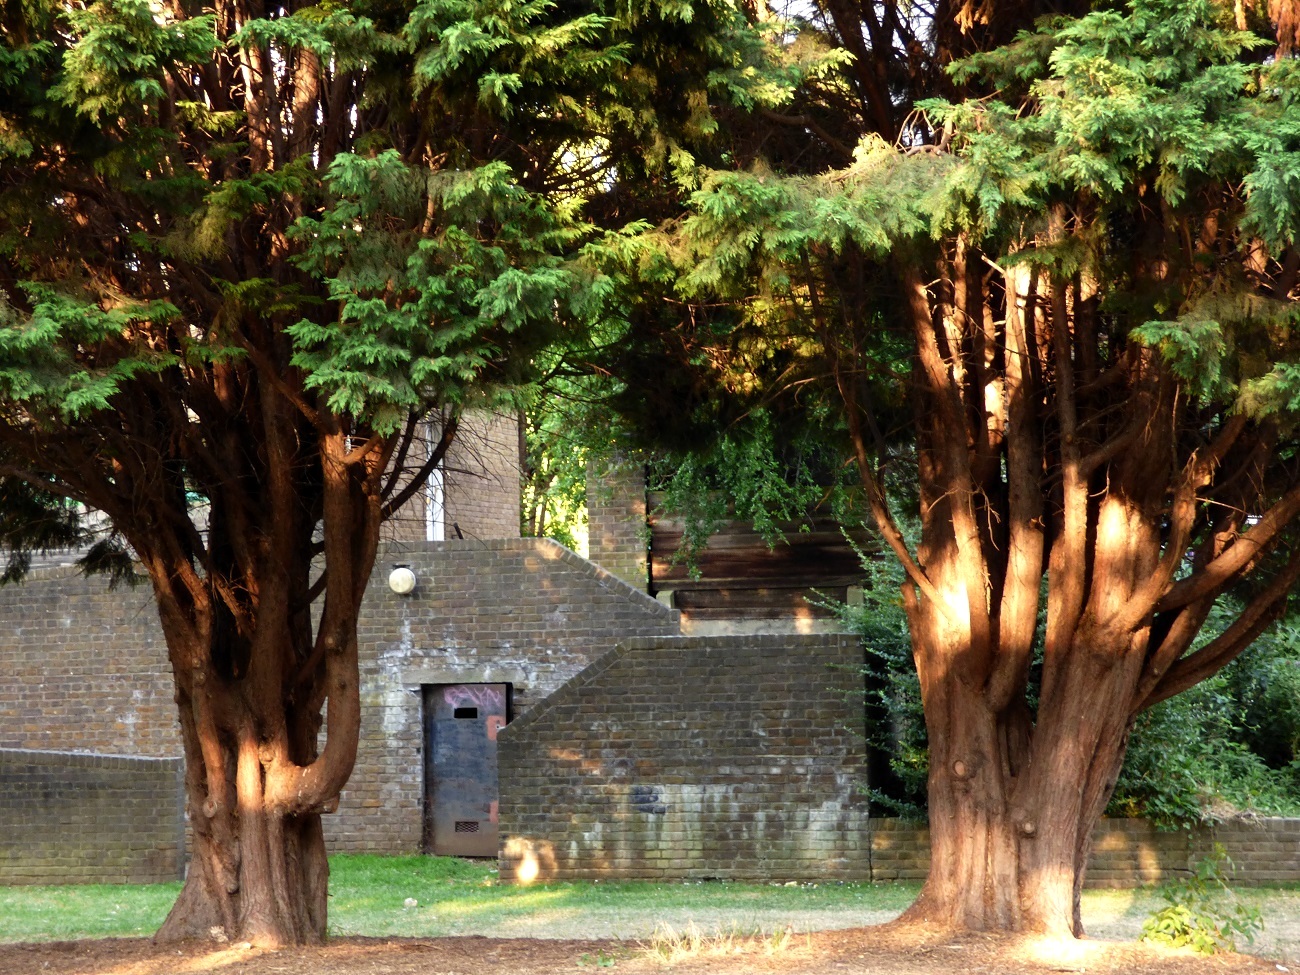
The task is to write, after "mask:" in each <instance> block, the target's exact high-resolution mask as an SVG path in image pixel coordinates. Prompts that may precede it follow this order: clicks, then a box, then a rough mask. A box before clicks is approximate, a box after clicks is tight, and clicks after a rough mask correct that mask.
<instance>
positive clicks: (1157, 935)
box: [1142, 843, 1264, 955]
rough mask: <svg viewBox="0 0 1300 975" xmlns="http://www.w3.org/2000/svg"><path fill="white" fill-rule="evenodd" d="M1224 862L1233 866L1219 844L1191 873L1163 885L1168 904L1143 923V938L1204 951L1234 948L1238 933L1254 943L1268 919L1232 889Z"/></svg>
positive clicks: (1230, 866) (1163, 894) (1202, 952)
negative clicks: (1226, 875) (1243, 900)
mask: <svg viewBox="0 0 1300 975" xmlns="http://www.w3.org/2000/svg"><path fill="white" fill-rule="evenodd" d="M1225 866H1226V867H1227V868H1228V869H1229V870H1231V868H1232V861H1231V860H1230V859H1228V856H1227V854H1226V853H1225V852H1224V850H1223V847H1222V846H1221V845H1220V844H1218V843H1216V844H1215V845H1214V851H1213V852H1212V853H1211V854H1210V855H1209V856H1207V857H1204V858H1203V859H1202V860H1201V861H1200V862H1199V863H1198V864H1197V865H1196V869H1195V871H1194V872H1193V873H1192V875H1191V876H1190V877H1188V878H1187V879H1186V880H1181V881H1178V882H1176V883H1172V884H1168V885H1167V886H1165V887H1164V888H1163V889H1162V890H1161V892H1160V894H1161V896H1162V897H1163V898H1164V899H1165V901H1166V904H1167V906H1165V907H1164V908H1162V909H1161V910H1159V911H1156V912H1155V913H1154V914H1152V915H1151V916H1150V917H1149V918H1147V920H1146V921H1145V922H1144V923H1143V925H1142V940H1143V941H1152V942H1156V943H1157V944H1166V945H1170V946H1171V947H1175V948H1184V947H1187V948H1191V949H1193V950H1194V951H1199V952H1200V953H1201V954H1205V955H1212V954H1214V953H1215V952H1216V951H1219V950H1220V949H1226V950H1228V951H1235V950H1236V947H1237V938H1238V937H1241V938H1244V939H1245V940H1246V941H1247V942H1248V943H1249V942H1253V941H1254V940H1255V935H1256V934H1258V933H1259V932H1260V931H1261V930H1262V929H1263V927H1264V920H1263V918H1262V917H1261V916H1260V913H1259V910H1258V909H1256V908H1253V907H1247V906H1246V905H1245V904H1243V903H1242V902H1241V900H1240V899H1239V898H1238V897H1237V895H1236V894H1235V893H1233V891H1232V889H1231V888H1230V887H1229V886H1228V883H1227V879H1226V878H1225V877H1224V874H1223V868H1224V867H1225Z"/></svg>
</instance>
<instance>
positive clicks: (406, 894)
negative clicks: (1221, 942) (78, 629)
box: [0, 856, 1300, 962]
mask: <svg viewBox="0 0 1300 975" xmlns="http://www.w3.org/2000/svg"><path fill="white" fill-rule="evenodd" d="M330 863H331V867H332V876H331V879H330V907H329V910H330V931H331V933H333V934H338V935H347V934H357V935H372V936H385V935H391V936H398V937H404V936H409V937H437V936H441V935H472V934H482V935H490V936H493V937H507V938H508V937H531V938H545V937H551V938H625V939H637V940H645V939H648V938H649V937H650V936H651V935H652V934H653V932H654V931H655V928H656V927H657V926H658V925H660V924H666V925H669V926H671V927H673V928H675V929H677V930H679V931H680V930H682V929H683V928H685V927H686V926H687V925H688V924H692V923H693V924H694V925H695V926H696V927H698V928H699V929H700V930H701V931H704V932H706V933H711V932H713V931H718V930H722V931H731V930H737V931H740V932H743V933H751V932H755V931H760V930H761V931H763V932H772V931H777V930H784V929H786V928H787V926H790V927H793V928H794V930H796V931H809V930H825V929H830V928H846V927H856V926H858V925H862V924H873V923H879V922H882V921H886V920H888V919H890V918H892V917H894V916H895V915H897V914H898V912H899V911H901V910H902V909H903V908H904V907H906V906H907V905H908V904H909V903H911V901H912V898H914V897H915V896H916V891H917V886H916V885H915V884H883V883H882V884H799V885H791V886H785V885H769V884H741V883H717V882H707V883H697V882H691V883H560V884H537V885H534V886H532V887H515V886H498V885H497V883H496V871H495V868H494V867H493V866H492V864H490V863H487V862H471V861H465V860H456V859H452V858H448V857H419V856H416V857H375V856H336V857H331V858H330ZM179 890H180V885H179V884H153V885H141V886H85V887H0V942H3V941H50V940H71V939H79V938H103V937H129V936H141V935H148V934H151V933H152V932H153V931H154V930H156V929H157V927H158V925H160V924H161V923H162V920H163V917H164V916H165V915H166V913H167V909H168V908H169V907H170V906H171V903H172V900H173V899H174V898H175V897H176V894H177V892H178V891H179ZM1240 894H1241V896H1242V897H1243V898H1245V899H1246V900H1247V902H1248V903H1251V904H1253V905H1255V906H1257V907H1259V908H1260V910H1261V911H1262V913H1263V914H1264V917H1265V922H1266V927H1265V930H1264V932H1263V936H1262V937H1261V938H1260V940H1259V943H1258V944H1257V945H1256V946H1255V948H1254V949H1253V950H1255V951H1258V952H1260V953H1261V954H1264V955H1266V956H1269V957H1274V958H1277V959H1279V960H1284V961H1288V962H1292V961H1296V960H1297V958H1298V957H1300V890H1296V889H1278V890H1274V889H1246V890H1242V891H1240ZM412 899H413V900H414V901H416V903H415V905H414V906H407V905H408V900H412ZM1163 906H1164V902H1163V901H1162V900H1161V899H1160V897H1159V895H1158V893H1157V892H1156V891H1154V890H1151V889H1144V890H1136V891H1134V890H1089V891H1085V893H1084V904H1083V907H1084V923H1085V925H1086V927H1087V928H1088V931H1089V933H1090V934H1092V935H1093V936H1094V937H1100V938H1109V939H1115V940H1130V939H1133V938H1136V937H1138V935H1139V934H1140V932H1141V926H1142V921H1143V920H1144V919H1145V918H1146V917H1147V916H1148V915H1149V914H1150V913H1151V912H1152V911H1154V910H1158V909H1159V908H1161V907H1163ZM1242 947H1246V946H1244V945H1243V946H1242Z"/></svg>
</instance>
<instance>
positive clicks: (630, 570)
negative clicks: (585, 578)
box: [587, 457, 650, 592]
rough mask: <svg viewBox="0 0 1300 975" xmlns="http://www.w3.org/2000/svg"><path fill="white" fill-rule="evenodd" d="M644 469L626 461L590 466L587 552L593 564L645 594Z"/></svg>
mask: <svg viewBox="0 0 1300 975" xmlns="http://www.w3.org/2000/svg"><path fill="white" fill-rule="evenodd" d="M647 544H648V537H647V527H646V484H645V466H644V465H643V464H638V463H633V462H632V461H629V460H627V459H626V458H623V457H613V458H604V459H601V460H592V461H589V462H588V463H587V549H588V552H589V554H590V555H591V561H593V562H595V563H596V564H597V565H599V566H600V567H601V568H602V569H605V570H606V571H608V572H612V573H613V574H614V575H616V576H618V577H619V578H620V579H622V580H623V581H624V582H626V583H628V584H629V585H631V586H634V587H635V588H637V589H639V590H641V591H642V592H645V591H646V589H647V587H648V586H649V580H650V568H649V562H648V556H647V548H646V547H647Z"/></svg>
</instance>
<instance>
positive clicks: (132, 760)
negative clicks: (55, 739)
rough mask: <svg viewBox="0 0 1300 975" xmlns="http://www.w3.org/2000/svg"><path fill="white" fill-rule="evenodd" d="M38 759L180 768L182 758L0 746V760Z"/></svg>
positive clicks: (52, 762) (84, 765)
mask: <svg viewBox="0 0 1300 975" xmlns="http://www.w3.org/2000/svg"><path fill="white" fill-rule="evenodd" d="M6 761H8V762H25V761H39V762H42V763H44V764H47V765H67V766H71V767H74V768H131V767H132V766H138V765H144V764H149V763H153V762H161V763H163V764H164V765H171V766H174V767H175V768H181V767H182V766H183V765H184V764H185V760H184V759H183V758H176V757H175V756H167V755H109V754H105V753H103V752H89V751H86V752H65V751H47V750H45V749H42V748H0V762H6Z"/></svg>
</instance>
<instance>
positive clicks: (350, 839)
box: [326, 538, 678, 853]
mask: <svg viewBox="0 0 1300 975" xmlns="http://www.w3.org/2000/svg"><path fill="white" fill-rule="evenodd" d="M395 564H405V565H409V566H410V567H411V568H412V570H413V571H414V572H415V573H416V575H417V577H418V578H419V584H418V585H417V588H416V590H415V592H414V593H412V594H411V595H409V596H397V595H394V594H393V593H392V592H390V591H389V589H388V587H387V585H386V583H385V580H386V579H387V576H388V573H389V571H390V570H391V569H392V567H393V566H394V565H395ZM677 618H678V617H677V613H675V612H674V611H672V610H669V609H668V608H666V607H664V606H661V605H660V604H659V603H657V602H655V601H654V600H653V599H651V598H650V597H649V596H646V595H645V594H644V593H640V592H636V591H634V590H633V589H632V588H631V587H629V586H628V585H627V584H626V583H624V582H622V581H620V580H619V579H616V578H614V577H613V576H612V575H610V574H609V573H607V572H605V571H603V570H601V569H598V568H597V567H595V566H594V565H592V564H591V563H590V562H587V561H586V560H585V559H582V558H580V557H579V556H577V555H574V554H573V553H572V552H570V551H568V550H567V549H565V548H563V547H562V546H560V545H558V544H557V543H555V542H553V541H551V540H550V539H537V538H517V539H500V540H495V541H485V542H480V541H471V540H468V539H466V540H464V541H448V542H430V543H422V544H420V545H410V546H393V547H390V548H389V549H388V550H387V551H386V552H385V553H384V554H383V556H382V557H381V559H380V561H379V562H377V563H376V567H375V579H374V580H373V581H372V583H371V586H370V589H369V591H368V592H367V594H366V600H365V603H364V605H363V606H362V610H361V619H362V624H361V634H360V636H361V741H360V745H359V748H358V755H357V765H356V771H355V772H353V774H352V779H351V781H349V783H348V785H347V788H346V789H345V790H344V792H343V797H342V800H341V802H340V804H339V811H338V813H337V814H336V815H334V816H329V817H326V831H327V837H328V839H329V842H330V845H331V848H332V849H335V850H338V851H340V852H344V851H346V852H373V853H412V852H415V851H416V850H418V849H419V848H420V840H421V836H420V833H421V826H422V800H423V786H424V780H423V765H422V759H421V754H420V751H421V744H422V732H421V695H420V689H421V687H422V686H423V685H426V684H456V683H480V682H481V683H496V682H506V683H510V684H511V685H512V690H513V709H514V714H515V715H516V716H519V715H522V714H523V713H525V712H526V711H527V710H528V709H529V708H530V707H532V705H533V704H534V703H536V702H537V701H539V700H541V699H542V698H544V697H546V696H547V695H548V694H550V693H551V692H552V691H554V690H556V689H557V688H558V687H560V685H562V684H563V683H564V682H565V681H567V680H568V679H569V678H570V677H572V676H574V675H575V674H577V673H578V672H579V671H581V670H582V669H583V668H584V667H586V666H587V664H589V663H590V662H591V661H593V660H595V659H596V658H598V657H600V656H601V655H602V654H604V653H605V652H606V651H607V650H609V649H610V648H611V647H613V646H614V645H615V643H617V642H618V641H619V640H620V639H624V638H626V637H628V636H658V635H665V634H672V633H676V632H677ZM501 784H502V792H503V793H506V792H509V791H511V790H513V789H514V788H515V784H514V783H513V782H511V781H510V780H509V779H508V778H505V777H503V778H502V780H501Z"/></svg>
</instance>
